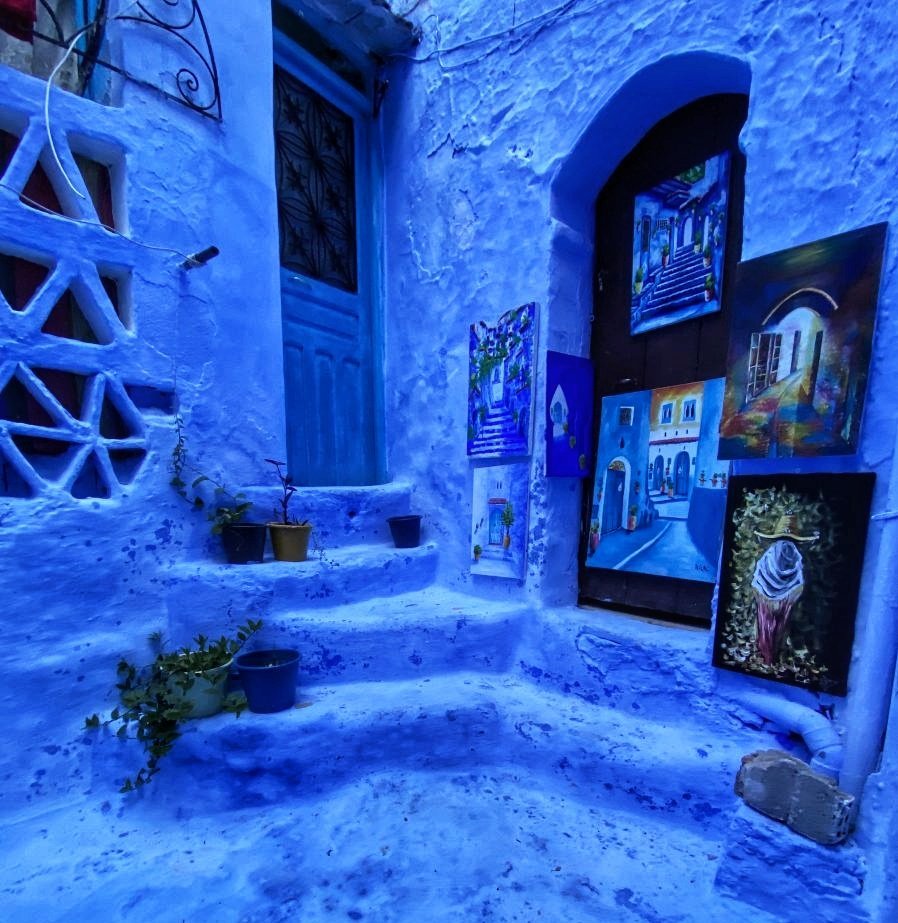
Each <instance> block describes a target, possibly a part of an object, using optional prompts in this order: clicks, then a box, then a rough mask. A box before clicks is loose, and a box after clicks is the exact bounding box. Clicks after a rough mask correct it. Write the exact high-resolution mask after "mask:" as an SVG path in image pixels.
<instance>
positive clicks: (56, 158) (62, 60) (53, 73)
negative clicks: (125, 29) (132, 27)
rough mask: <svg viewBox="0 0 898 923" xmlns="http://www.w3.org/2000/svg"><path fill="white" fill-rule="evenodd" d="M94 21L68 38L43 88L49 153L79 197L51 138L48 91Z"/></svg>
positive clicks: (133, 1) (134, 3) (121, 13)
mask: <svg viewBox="0 0 898 923" xmlns="http://www.w3.org/2000/svg"><path fill="white" fill-rule="evenodd" d="M138 2H139V0H131V2H130V3H129V4H128V5H127V6H126V7H125V8H124V9H123V10H119V12H118V13H116V14H115V15H114V16H110V17H108V19H107V20H106V21H107V22H113V21H114V20H116V19H120V18H122V17H123V16H124V15H125V13H127V12H128V10H130V9H131V8H132V7H134V6H137V4H138ZM95 25H96V22H90V23H88V24H87V25H85V26H82V27H81V28H80V29H77V30H76V31H75V32H74V33H73V34H72V37H71V39H70V40H69V43H68V45H67V46H66V49H65V51H64V52H63V55H62V57H61V58H60V59H59V60H58V61H57V62H56V64H55V65H54V67H53V70H51V71H50V74H49V76H48V77H47V83H46V86H45V88H44V127H45V128H46V130H47V142H48V144H49V147H50V153H51V154H52V155H53V160H54V161H55V162H56V166H57V167H58V168H59V172H60V173H62V178H63V179H64V180H65V181H66V184H67V185H68V187H69V189H71V190H72V192H74V193H75V195H76V196H78V198H79V199H83V198H85V195H84V193H83V192H81V190H80V189H77V188H76V187H75V184H74V183H73V182H72V180H71V178H70V177H69V174H68V173H66V170H65V167H64V166H63V165H62V161H61V160H60V159H59V153H58V152H57V150H56V142H55V141H54V140H53V132H52V131H51V130H50V91H51V90H52V89H53V81H54V80H55V79H56V75H57V74H58V73H59V72H60V70H62V68H63V67H64V66H65V62H66V61H67V60H68V59H69V55H70V54H71V53H72V52H73V51H74V49H75V45H76V43H77V42H78V39H79V38H81V36H82V35H84V34H85V33H87V32H89V31H90V30H91V29H93V28H94V26H95Z"/></svg>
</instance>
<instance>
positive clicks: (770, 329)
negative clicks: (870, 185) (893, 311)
mask: <svg viewBox="0 0 898 923" xmlns="http://www.w3.org/2000/svg"><path fill="white" fill-rule="evenodd" d="M885 236H886V225H885V224H876V225H872V226H870V227H866V228H860V229H857V230H854V231H848V232H847V233H844V234H839V235H836V236H835V237H828V238H826V239H825V240H818V241H815V242H814V243H811V244H804V245H802V246H799V247H792V248H790V249H789V250H782V251H780V252H778V253H771V254H768V255H766V256H761V257H758V258H757V259H754V260H748V261H747V262H744V263H740V264H739V267H738V270H737V272H736V286H735V295H734V310H733V323H732V328H731V330H730V348H729V355H728V358H727V386H726V395H725V400H724V410H723V418H722V420H721V426H720V451H721V455H722V456H723V457H725V458H777V457H781V458H782V457H786V458H789V457H793V456H809V455H846V454H852V453H853V452H855V451H857V444H858V437H859V434H860V428H861V416H862V412H863V408H864V398H865V394H866V391H867V372H868V366H869V364H870V354H871V350H872V343H873V329H874V323H875V320H876V302H877V297H878V292H879V280H880V273H881V268H882V255H883V248H884V246H885Z"/></svg>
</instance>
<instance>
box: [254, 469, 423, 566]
mask: <svg viewBox="0 0 898 923" xmlns="http://www.w3.org/2000/svg"><path fill="white" fill-rule="evenodd" d="M243 493H245V494H246V496H247V499H249V500H251V501H252V502H253V504H254V507H253V510H252V512H251V513H250V515H249V517H248V518H250V519H252V520H253V521H255V522H268V521H269V520H271V519H273V518H274V515H275V513H274V508H275V505H276V503H277V500H278V498H279V497H280V495H281V494H280V488H278V487H276V486H273V487H246V488H244V489H243ZM414 507H415V497H414V487H413V486H412V485H410V484H407V483H405V482H401V481H397V482H394V483H391V484H375V485H372V486H368V487H298V488H297V489H296V493H295V494H294V496H293V499H292V500H291V501H290V512H291V513H292V514H293V515H295V516H296V517H297V518H298V519H308V520H309V521H310V522H311V523H312V525H313V526H314V532H313V544H314V543H317V544H318V545H320V546H322V547H323V548H324V549H325V551H330V550H333V549H337V548H344V547H347V546H355V545H362V544H365V543H371V544H378V543H380V542H389V541H391V538H390V528H389V526H388V524H387V518H388V517H390V516H402V515H405V514H406V513H415V512H420V510H418V509H415V508H414ZM422 528H423V529H424V530H425V531H426V523H424V524H423V526H422Z"/></svg>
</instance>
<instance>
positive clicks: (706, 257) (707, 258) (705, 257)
mask: <svg viewBox="0 0 898 923" xmlns="http://www.w3.org/2000/svg"><path fill="white" fill-rule="evenodd" d="M702 262H703V263H704V264H705V268H706V269H707V268H708V266H710V265H711V247H710V245H706V246H705V249H704V250H702Z"/></svg>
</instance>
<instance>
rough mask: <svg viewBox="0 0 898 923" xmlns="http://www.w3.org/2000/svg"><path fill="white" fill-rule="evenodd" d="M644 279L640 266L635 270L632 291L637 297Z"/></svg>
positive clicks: (643, 272)
mask: <svg viewBox="0 0 898 923" xmlns="http://www.w3.org/2000/svg"><path fill="white" fill-rule="evenodd" d="M643 279H645V270H644V269H643V268H642V266H640V267H639V268H638V269H637V270H636V277H635V278H634V279H633V291H634V292H635V293H636V294H637V295H638V294H639V293H640V292H641V291H642V281H643Z"/></svg>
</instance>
